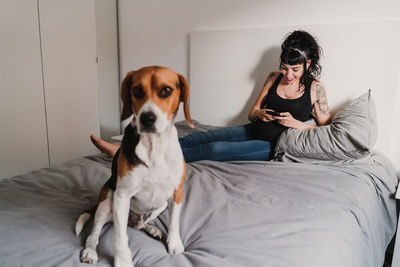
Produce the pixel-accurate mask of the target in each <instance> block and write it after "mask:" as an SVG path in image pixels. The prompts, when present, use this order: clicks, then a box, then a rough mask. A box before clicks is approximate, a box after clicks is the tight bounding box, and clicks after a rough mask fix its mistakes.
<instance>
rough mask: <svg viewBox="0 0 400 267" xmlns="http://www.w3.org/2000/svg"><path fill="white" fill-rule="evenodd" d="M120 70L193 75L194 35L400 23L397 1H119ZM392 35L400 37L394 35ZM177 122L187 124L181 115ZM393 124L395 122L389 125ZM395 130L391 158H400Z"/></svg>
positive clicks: (123, 71) (395, 130) (399, 5)
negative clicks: (159, 68)
mask: <svg viewBox="0 0 400 267" xmlns="http://www.w3.org/2000/svg"><path fill="white" fill-rule="evenodd" d="M118 3H119V4H118V5H119V7H118V12H119V34H120V69H121V75H122V76H123V75H125V73H126V72H128V71H129V70H131V69H135V68H139V67H141V66H144V65H150V64H158V65H166V66H169V67H170V68H172V69H174V70H175V71H177V72H180V73H181V74H183V75H185V76H186V77H187V78H189V81H190V77H188V74H189V53H190V51H189V34H190V33H191V32H193V31H202V30H221V29H224V30H225V29H241V28H255V27H271V26H293V25H313V24H325V23H326V24H332V23H345V22H363V21H374V20H382V19H383V20H391V19H400V12H399V10H400V1H398V0H383V1H372V0H365V1H363V0H337V1H319V0H306V1H294V0H288V1H264V0H252V1H248V0H218V1H215V0H203V1H196V0H169V1H164V0H151V1H141V0H119V2H118ZM393 34H398V32H395V33H393ZM177 119H183V116H182V113H180V114H179V116H178V118H177ZM388 123H392V122H388ZM399 131H400V129H392V132H393V134H392V140H393V142H396V143H393V148H392V151H391V152H390V153H391V154H393V155H395V154H397V155H398V154H400V152H397V149H396V147H397V148H400V142H399V141H397V139H396V138H394V134H395V133H396V134H397V133H398V132H399Z"/></svg>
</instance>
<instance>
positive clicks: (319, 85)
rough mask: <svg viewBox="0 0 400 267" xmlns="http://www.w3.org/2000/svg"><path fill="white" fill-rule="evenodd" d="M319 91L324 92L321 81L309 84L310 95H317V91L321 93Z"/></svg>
mask: <svg viewBox="0 0 400 267" xmlns="http://www.w3.org/2000/svg"><path fill="white" fill-rule="evenodd" d="M321 90H324V91H325V85H324V83H323V82H321V81H318V80H314V81H313V82H312V83H311V93H317V91H321Z"/></svg>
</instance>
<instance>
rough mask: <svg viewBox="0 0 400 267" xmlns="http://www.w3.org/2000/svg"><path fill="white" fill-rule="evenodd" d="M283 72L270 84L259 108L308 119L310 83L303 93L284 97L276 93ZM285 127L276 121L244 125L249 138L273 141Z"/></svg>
mask: <svg viewBox="0 0 400 267" xmlns="http://www.w3.org/2000/svg"><path fill="white" fill-rule="evenodd" d="M282 77H283V74H282V73H281V74H280V75H279V77H278V78H277V79H276V80H275V82H274V83H273V84H272V86H271V88H270V89H269V90H268V94H267V95H266V96H265V98H264V100H263V102H262V103H261V106H260V108H268V109H272V110H275V111H278V112H289V113H290V114H291V115H292V116H293V118H295V119H297V120H299V121H303V122H304V121H308V120H309V119H311V118H312V115H311V112H312V108H313V107H312V104H311V95H310V85H308V86H306V88H305V90H304V93H303V94H302V95H301V96H300V97H299V98H296V99H285V98H282V97H280V96H279V95H278V93H277V89H278V85H279V82H280V81H281V79H282ZM286 129H287V127H285V126H282V125H280V124H279V123H278V122H276V121H271V122H264V121H260V120H257V121H253V122H251V123H249V124H247V125H246V130H247V134H248V135H249V138H250V139H256V140H265V141H269V142H272V143H275V142H276V140H277V139H278V137H279V135H280V134H281V133H282V132H283V131H284V130H286Z"/></svg>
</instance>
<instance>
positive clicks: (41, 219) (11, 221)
mask: <svg viewBox="0 0 400 267" xmlns="http://www.w3.org/2000/svg"><path fill="white" fill-rule="evenodd" d="M197 126H198V128H197V130H199V129H200V130H204V129H209V128H210V127H207V126H203V125H199V124H197ZM178 129H180V131H179V132H180V134H181V135H184V134H186V133H188V132H190V131H192V130H191V129H189V128H188V127H186V126H185V124H183V123H181V124H179V123H178ZM110 166H111V159H110V158H107V157H106V156H103V155H95V156H91V157H86V158H82V159H78V160H74V161H70V162H67V163H65V164H59V165H55V166H51V167H49V168H44V169H40V170H38V171H34V172H31V173H28V174H25V175H22V176H17V177H13V178H10V179H5V180H3V181H1V182H0V266H7V267H8V266H35V267H37V266H43V267H45V266H88V265H87V264H82V263H80V261H79V257H80V253H81V251H82V249H83V245H84V242H85V238H86V237H87V235H88V233H89V231H90V229H91V226H92V222H91V221H90V223H88V224H87V225H86V227H85V228H84V231H83V232H82V233H81V235H80V236H79V237H76V236H75V234H74V232H73V229H74V224H75V221H76V219H77V218H78V216H79V215H80V213H81V212H83V211H84V210H86V209H88V208H90V207H92V206H93V205H94V203H95V202H96V199H97V193H98V191H99V189H100V188H101V186H102V185H103V184H104V182H105V181H106V180H107V179H108V178H109V176H110ZM397 183H398V179H397V177H396V175H395V172H394V168H393V166H392V165H391V163H390V162H389V161H388V160H387V159H386V158H385V157H384V156H383V155H381V154H379V153H378V154H374V155H373V157H372V159H371V161H370V162H369V163H364V164H354V165H342V166H337V165H336V166H332V165H312V164H303V163H287V162H285V163H284V162H260V161H252V162H212V161H199V162H196V163H191V164H187V180H186V183H185V186H184V189H185V194H184V199H183V208H182V212H181V220H180V231H181V237H182V240H183V244H184V246H185V249H186V251H185V252H184V253H182V254H179V255H170V254H168V253H167V249H166V246H165V239H164V240H163V241H157V240H154V239H153V238H151V237H149V236H147V235H146V234H145V233H143V232H140V231H137V230H135V229H132V228H128V235H129V245H130V248H131V250H132V254H133V262H134V264H135V266H153V267H157V266H160V267H181V266H182V267H186V266H187V267H189V266H199V267H200V266H213V267H219V266H224V267H226V266H229V267H234V266H246V267H249V266H285V267H287V266H304V267H313V266H316V267H321V266H336V267H337V266H340V267H345V266H351V267H366V266H377V267H378V266H379V267H381V266H382V265H383V261H384V256H385V250H386V247H387V245H388V243H389V241H390V240H391V238H392V237H393V235H394V232H395V229H396V219H397V217H396V205H395V200H394V192H395V190H396V186H397ZM153 223H154V224H156V225H157V226H159V227H160V228H161V229H162V231H163V233H164V236H165V235H166V226H167V223H168V214H167V212H166V211H165V212H163V213H162V214H161V215H160V217H159V218H157V219H155V220H154V222H153ZM98 252H99V262H98V264H97V265H96V266H111V265H112V262H113V225H112V224H107V225H106V226H105V227H104V229H103V231H102V235H101V238H100V243H99V246H98Z"/></svg>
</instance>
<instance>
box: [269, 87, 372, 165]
mask: <svg viewBox="0 0 400 267" xmlns="http://www.w3.org/2000/svg"><path fill="white" fill-rule="evenodd" d="M376 137H377V126H376V111H375V104H374V102H373V100H372V96H371V90H369V91H368V92H367V93H365V94H363V95H361V96H360V97H358V98H356V99H354V100H353V101H351V102H350V103H349V104H347V105H346V106H345V107H344V108H343V109H341V110H340V111H339V112H338V113H337V114H336V116H335V117H334V118H333V120H332V122H331V124H329V125H324V126H320V127H318V128H315V129H311V130H297V129H288V130H287V131H285V132H283V133H282V134H281V136H280V137H279V139H278V141H277V144H276V146H275V159H276V160H279V161H300V162H310V161H311V162H313V161H335V162H349V161H350V162H351V161H353V160H357V159H362V158H365V157H367V156H369V155H370V154H371V149H372V148H373V146H374V145H375V142H376Z"/></svg>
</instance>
